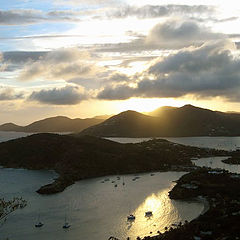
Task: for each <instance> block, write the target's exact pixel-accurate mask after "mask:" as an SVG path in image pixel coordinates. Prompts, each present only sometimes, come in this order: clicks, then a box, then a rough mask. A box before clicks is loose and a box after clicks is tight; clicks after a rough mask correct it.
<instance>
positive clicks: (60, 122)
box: [0, 116, 104, 133]
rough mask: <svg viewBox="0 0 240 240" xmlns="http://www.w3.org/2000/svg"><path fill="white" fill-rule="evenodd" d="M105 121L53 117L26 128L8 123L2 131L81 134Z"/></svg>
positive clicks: (1, 127)
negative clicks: (84, 130)
mask: <svg viewBox="0 0 240 240" xmlns="http://www.w3.org/2000/svg"><path fill="white" fill-rule="evenodd" d="M102 121H104V119H100V118H86V119H80V118H76V119H70V118H68V117H62V116H58V117H51V118H46V119H43V120H40V121H36V122H33V123H31V124H29V125H27V126H25V127H23V126H18V125H16V124H13V123H6V124H3V125H1V126H0V131H15V132H30V133H36V132H80V131H82V130H83V129H85V128H88V127H90V126H93V125H95V124H99V123H101V122H102Z"/></svg>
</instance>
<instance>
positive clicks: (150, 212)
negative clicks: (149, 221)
mask: <svg viewBox="0 0 240 240" xmlns="http://www.w3.org/2000/svg"><path fill="white" fill-rule="evenodd" d="M152 215H153V213H152V211H147V212H145V217H151V216H152Z"/></svg>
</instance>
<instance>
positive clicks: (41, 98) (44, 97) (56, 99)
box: [28, 85, 87, 105]
mask: <svg viewBox="0 0 240 240" xmlns="http://www.w3.org/2000/svg"><path fill="white" fill-rule="evenodd" d="M86 99H87V95H86V94H85V93H84V91H83V90H82V89H81V88H79V87H78V86H71V85H70V86H66V87H63V88H54V89H50V90H41V91H38V92H37V91H34V92H33V93H32V94H31V95H30V96H29V98H28V100H29V101H37V102H40V103H44V104H53V105H74V104H78V103H80V102H81V101H83V100H86Z"/></svg>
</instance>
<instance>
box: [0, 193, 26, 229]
mask: <svg viewBox="0 0 240 240" xmlns="http://www.w3.org/2000/svg"><path fill="white" fill-rule="evenodd" d="M26 206H27V201H26V200H24V199H23V198H21V197H15V198H13V199H12V200H5V199H4V198H0V226H1V225H2V224H4V222H5V221H6V220H7V218H6V217H7V216H8V215H9V214H11V213H12V212H14V211H16V210H17V209H22V208H24V207H26Z"/></svg>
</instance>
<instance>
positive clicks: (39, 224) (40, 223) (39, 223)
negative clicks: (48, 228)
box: [35, 214, 44, 228]
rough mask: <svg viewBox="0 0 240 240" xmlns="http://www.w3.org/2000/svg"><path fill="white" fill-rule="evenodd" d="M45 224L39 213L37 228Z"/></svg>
mask: <svg viewBox="0 0 240 240" xmlns="http://www.w3.org/2000/svg"><path fill="white" fill-rule="evenodd" d="M43 225H44V224H43V223H42V222H41V221H40V214H38V220H37V223H36V224H35V227H36V228H40V227H42V226H43Z"/></svg>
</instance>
